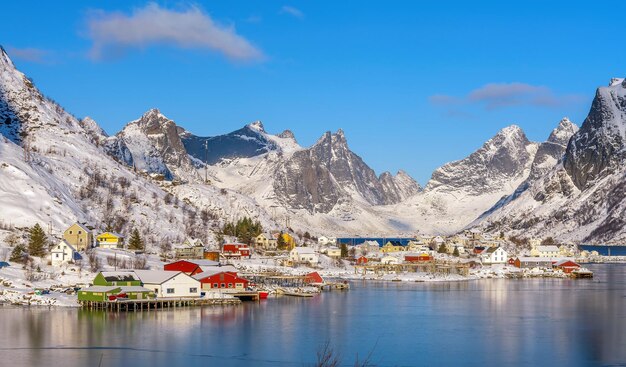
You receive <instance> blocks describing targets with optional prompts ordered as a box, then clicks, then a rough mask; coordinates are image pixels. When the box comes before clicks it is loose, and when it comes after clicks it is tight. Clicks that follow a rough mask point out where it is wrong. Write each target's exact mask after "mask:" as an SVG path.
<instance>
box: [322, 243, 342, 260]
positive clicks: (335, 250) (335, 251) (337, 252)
mask: <svg viewBox="0 0 626 367" xmlns="http://www.w3.org/2000/svg"><path fill="white" fill-rule="evenodd" d="M324 252H325V253H326V255H328V256H330V257H333V258H336V259H338V258H340V257H341V249H340V248H339V247H335V246H331V247H327V248H325V249H324Z"/></svg>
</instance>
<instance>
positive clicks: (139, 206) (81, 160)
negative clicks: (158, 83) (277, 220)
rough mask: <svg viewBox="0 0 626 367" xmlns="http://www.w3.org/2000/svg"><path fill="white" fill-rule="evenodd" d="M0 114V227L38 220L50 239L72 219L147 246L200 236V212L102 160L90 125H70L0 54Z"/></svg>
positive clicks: (204, 225)
mask: <svg viewBox="0 0 626 367" xmlns="http://www.w3.org/2000/svg"><path fill="white" fill-rule="evenodd" d="M0 110H1V111H2V112H1V113H2V116H1V118H2V120H3V121H4V123H3V124H2V129H1V130H0V132H1V133H2V136H0V203H1V204H2V210H0V221H1V222H3V223H4V224H9V225H13V226H17V227H25V226H32V225H33V224H35V223H40V224H41V225H42V226H44V227H46V228H48V227H51V230H52V231H53V233H56V234H58V233H60V232H61V231H62V230H64V229H65V228H66V226H68V225H69V224H71V223H72V222H74V221H76V220H80V221H87V222H90V223H92V224H94V225H95V226H97V227H98V228H100V229H104V227H106V226H107V225H108V226H111V227H112V228H113V229H115V230H117V231H122V232H126V233H127V232H128V231H129V230H130V229H131V228H132V227H138V228H139V229H140V231H141V232H142V233H143V234H144V235H145V239H146V242H147V243H148V244H149V245H150V246H156V245H157V244H159V243H161V241H163V240H165V239H169V240H172V241H175V240H176V239H182V238H183V237H184V236H185V235H187V234H188V233H187V232H188V231H195V233H198V234H202V235H203V236H205V235H206V234H207V233H209V230H210V229H211V228H212V225H213V224H215V222H214V221H208V222H200V221H199V220H195V219H194V220H192V218H199V217H200V212H201V209H200V208H198V207H196V206H194V205H193V204H191V203H185V202H183V201H179V200H178V199H176V198H175V197H174V198H172V196H171V194H169V193H168V192H167V191H166V190H167V188H162V187H160V186H159V185H157V184H156V183H155V182H154V181H152V180H150V179H149V178H147V177H144V176H143V175H142V174H140V173H137V172H134V171H133V170H132V169H130V168H129V167H127V166H126V165H125V164H120V163H118V162H117V161H115V160H113V159H112V158H110V157H109V156H108V155H107V154H106V153H105V150H104V146H103V145H102V143H103V142H104V141H105V140H106V139H107V138H106V136H105V134H104V132H103V131H102V129H100V128H99V127H98V126H97V124H96V123H95V121H93V120H90V119H85V120H83V121H78V120H77V119H76V118H74V117H73V116H72V115H70V114H68V113H67V112H65V111H64V110H63V108H61V107H60V106H59V105H58V104H56V103H54V102H53V101H51V100H49V99H47V98H45V97H44V96H43V95H42V94H41V93H40V92H39V91H38V90H37V89H36V88H35V86H34V85H33V84H32V82H30V80H28V79H27V78H26V77H25V76H24V75H23V74H22V73H20V72H19V71H17V70H16V69H15V67H14V65H13V63H12V62H11V61H10V59H9V58H8V56H7V55H6V53H5V52H4V51H3V50H2V51H1V53H0ZM214 191H217V189H214ZM213 194H214V195H218V193H217V192H215V193H213ZM225 196H228V193H227V195H225ZM168 197H169V199H168ZM189 223H195V224H196V225H195V226H194V227H193V228H190V227H189Z"/></svg>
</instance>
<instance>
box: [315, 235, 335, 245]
mask: <svg viewBox="0 0 626 367" xmlns="http://www.w3.org/2000/svg"><path fill="white" fill-rule="evenodd" d="M317 244H318V245H321V246H324V245H333V246H334V245H336V244H337V238H336V237H326V236H320V237H318V238H317Z"/></svg>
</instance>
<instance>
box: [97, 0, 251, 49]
mask: <svg viewBox="0 0 626 367" xmlns="http://www.w3.org/2000/svg"><path fill="white" fill-rule="evenodd" d="M87 36H88V37H89V38H90V39H91V40H92V42H93V44H92V47H91V49H90V51H89V56H90V57H92V58H94V59H103V58H106V56H107V54H108V53H109V52H114V53H119V52H123V51H125V50H128V49H132V48H145V47H149V46H153V45H161V44H164V45H170V46H175V47H180V48H188V49H209V50H213V51H216V52H219V53H221V54H223V55H225V56H226V57H228V58H230V59H233V60H260V59H263V53H262V52H261V51H260V50H259V49H258V48H256V47H255V46H253V45H252V44H251V43H250V42H249V41H248V40H246V39H245V38H244V37H242V36H240V35H238V34H237V33H236V32H235V29H234V27H232V26H231V27H228V26H223V25H220V24H218V23H216V22H215V21H214V20H213V19H212V18H211V17H210V16H209V15H208V14H206V13H205V12H203V11H202V10H201V9H199V8H198V7H195V6H192V7H188V8H186V9H182V10H180V11H176V10H170V9H164V8H161V7H160V6H159V5H158V4H155V3H150V4H148V5H146V6H145V7H143V8H137V9H135V10H133V12H132V14H130V15H127V14H124V13H119V12H114V13H107V12H102V11H100V12H97V13H94V14H93V15H92V16H91V17H89V19H88V20H87Z"/></svg>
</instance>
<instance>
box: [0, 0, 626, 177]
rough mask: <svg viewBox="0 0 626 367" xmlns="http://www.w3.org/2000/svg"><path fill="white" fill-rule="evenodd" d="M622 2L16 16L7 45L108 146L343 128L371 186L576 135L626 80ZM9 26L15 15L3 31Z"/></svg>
mask: <svg viewBox="0 0 626 367" xmlns="http://www.w3.org/2000/svg"><path fill="white" fill-rule="evenodd" d="M625 10H626V4H625V2H617V1H616V2H602V3H593V5H592V4H591V3H582V2H581V3H580V4H579V3H577V2H550V4H546V3H545V2H541V1H536V2H535V1H528V2H518V3H516V4H509V2H501V1H498V2H461V1H459V2H436V1H431V2H422V1H397V2H382V1H381V2H358V3H357V2H342V1H303V2H299V1H271V0H264V1H199V2H180V1H159V2H145V1H108V2H102V1H67V2H39V1H19V2H6V3H3V5H2V13H3V14H5V16H4V17H3V24H2V27H0V44H2V45H3V46H4V47H5V48H6V49H7V50H8V52H9V54H10V56H11V57H12V58H13V60H14V62H15V63H16V65H17V66H18V68H20V69H21V70H22V71H23V72H25V73H26V74H27V75H29V76H30V77H32V78H33V79H34V80H35V83H36V85H37V86H38V87H39V88H40V89H41V90H42V91H43V92H44V93H45V94H46V95H48V96H50V97H52V98H53V99H55V100H56V101H58V102H59V103H60V104H61V105H63V106H64V107H65V108H66V109H67V110H68V111H70V112H72V113H74V114H75V115H77V116H79V117H83V116H91V117H92V118H94V119H95V120H96V121H98V122H99V123H100V125H101V126H102V127H103V128H104V129H105V130H106V131H107V132H109V133H111V134H112V133H115V132H117V131H118V130H120V129H121V128H122V127H123V126H124V124H126V123H127V122H128V121H130V120H133V119H136V118H137V117H138V116H140V115H141V114H142V113H143V112H144V111H146V110H147V109H149V108H152V107H157V108H159V109H160V110H161V111H162V112H163V113H164V114H165V115H167V116H168V117H170V118H171V119H173V120H175V121H176V122H177V123H178V124H180V125H182V126H184V127H186V128H187V129H188V130H190V131H192V132H194V133H195V134H198V135H204V136H210V135H217V134H222V133H227V132H230V131H232V130H235V129H237V128H239V127H241V126H243V125H245V124H246V123H248V122H251V121H254V120H262V121H263V122H264V125H265V128H266V130H268V131H269V132H272V133H279V132H280V131H282V130H284V129H291V130H292V131H294V133H295V135H296V138H297V139H298V141H299V142H300V143H301V144H302V145H305V146H308V145H310V144H313V143H314V142H315V141H316V140H317V138H318V137H319V136H321V135H322V133H323V132H324V131H327V130H331V131H336V130H337V129H339V128H342V129H344V130H345V132H346V136H347V138H348V143H349V144H350V146H351V148H352V150H353V151H355V152H356V153H357V154H359V155H360V156H361V157H363V159H364V160H365V162H367V163H368V164H369V165H370V166H371V167H372V168H374V170H376V172H377V173H381V172H383V171H386V170H389V171H392V172H395V171H396V170H398V169H404V170H406V171H407V172H408V173H409V174H411V175H412V176H413V177H415V178H416V179H418V181H419V182H420V183H422V184H424V183H425V182H426V181H427V180H428V178H429V177H430V174H431V173H432V171H433V169H435V168H437V167H438V166H440V165H441V164H443V163H445V162H448V161H451V160H455V159H460V158H463V157H465V156H466V155H468V154H469V153H471V152H472V151H474V150H475V149H476V148H478V147H480V145H482V143H483V142H484V141H485V140H487V139H488V138H489V137H491V136H492V135H494V134H495V133H496V132H497V131H498V130H500V129H501V128H503V127H505V126H508V125H510V124H513V123H515V124H517V125H519V126H521V127H522V128H523V129H524V131H526V133H527V135H528V137H529V138H530V139H531V140H535V141H540V140H544V139H545V138H546V137H547V136H548V135H549V133H550V131H551V130H552V129H553V128H554V127H555V126H556V124H557V123H558V121H559V120H560V119H561V118H562V117H563V116H569V117H570V118H571V119H572V120H573V121H574V122H576V123H578V124H581V123H582V121H583V119H584V117H585V116H586V114H587V112H588V110H589V106H590V103H591V100H592V98H593V95H594V92H595V89H596V88H597V87H598V86H601V85H605V84H607V83H608V82H609V79H610V78H611V77H624V76H626V68H625V67H624V65H626V63H625V61H626V48H624V47H623V40H624V36H625V35H626V23H625V22H623V21H621V20H620V19H621V18H622V15H623V14H624V13H625ZM8 15H10V16H8Z"/></svg>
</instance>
